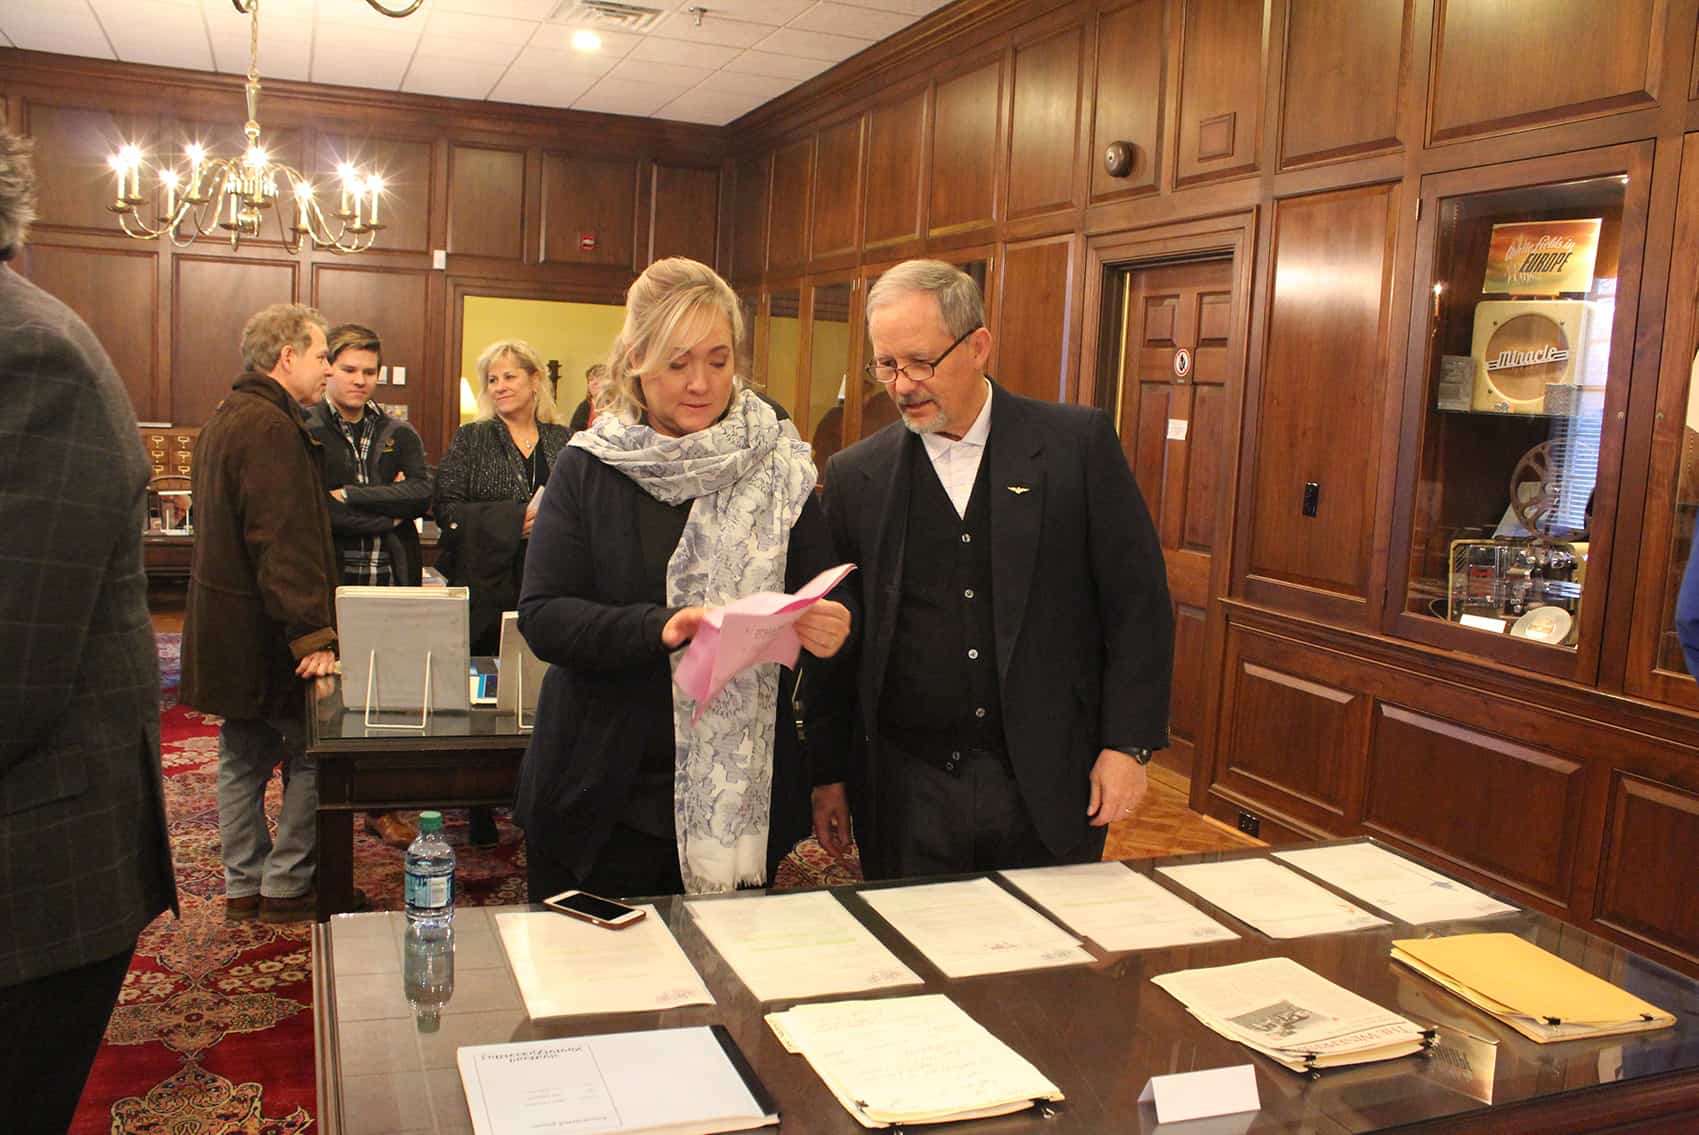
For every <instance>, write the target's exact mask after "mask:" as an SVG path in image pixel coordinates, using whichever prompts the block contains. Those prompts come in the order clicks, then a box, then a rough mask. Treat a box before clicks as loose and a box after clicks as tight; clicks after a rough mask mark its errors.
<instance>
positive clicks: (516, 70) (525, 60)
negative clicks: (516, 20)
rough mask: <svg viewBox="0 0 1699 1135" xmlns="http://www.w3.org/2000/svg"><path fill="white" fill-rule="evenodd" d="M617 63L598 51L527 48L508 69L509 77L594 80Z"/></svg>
mask: <svg viewBox="0 0 1699 1135" xmlns="http://www.w3.org/2000/svg"><path fill="white" fill-rule="evenodd" d="M618 62H619V57H618V56H617V55H607V54H605V53H603V52H600V51H551V50H549V49H547V48H542V47H527V48H526V49H525V50H524V51H521V52H520V53H519V58H518V59H515V60H514V61H513V66H512V67H510V68H508V74H510V75H524V74H532V73H541V74H545V75H550V74H561V75H582V76H584V77H586V78H591V79H593V78H595V77H596V76H598V75H606V74H607V73H608V72H609V71H611V70H613V66H614V64H616V63H618Z"/></svg>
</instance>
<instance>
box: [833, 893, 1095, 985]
mask: <svg viewBox="0 0 1699 1135" xmlns="http://www.w3.org/2000/svg"><path fill="white" fill-rule="evenodd" d="M861 898H862V901H864V902H865V903H867V905H868V906H870V907H872V908H873V909H874V910H876V911H878V912H879V917H881V918H883V919H884V920H885V921H886V922H889V923H890V924H891V925H892V926H894V927H896V928H897V930H898V932H899V933H901V934H902V936H903V937H904V938H907V939H908V940H909V941H910V942H913V943H914V945H915V948H916V949H918V950H919V951H920V952H921V953H923V954H925V955H926V960H927V961H929V962H931V963H932V964H933V965H935V966H937V967H938V968H939V969H940V970H942V971H944V975H945V976H946V977H975V976H977V975H979V974H985V973H1012V972H1014V971H1016V970H1023V969H1046V968H1049V967H1051V966H1072V965H1082V964H1084V963H1086V962H1089V961H1091V960H1092V957H1091V955H1090V954H1089V953H1087V952H1086V950H1085V947H1083V946H1081V945H1080V944H1079V943H1078V942H1077V941H1075V940H1074V937H1073V935H1071V934H1069V933H1068V932H1067V931H1065V930H1063V929H1062V928H1061V927H1059V926H1057V925H1056V924H1055V923H1054V922H1051V921H1050V920H1049V919H1048V918H1045V917H1044V916H1043V915H1042V914H1040V913H1038V912H1037V911H1036V910H1034V909H1032V907H1030V906H1028V905H1026V904H1025V903H1023V902H1022V901H1021V900H1020V899H1018V898H1016V897H1015V896H1014V895H1011V894H1010V893H1009V892H1008V891H1005V890H1004V889H1003V888H1002V887H999V886H998V885H997V884H996V883H994V882H992V881H991V880H990V879H971V880H969V881H967V882H962V883H924V884H922V885H920V886H918V887H892V888H890V889H888V890H877V891H862V892H861Z"/></svg>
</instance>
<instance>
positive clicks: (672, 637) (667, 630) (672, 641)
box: [661, 607, 708, 650]
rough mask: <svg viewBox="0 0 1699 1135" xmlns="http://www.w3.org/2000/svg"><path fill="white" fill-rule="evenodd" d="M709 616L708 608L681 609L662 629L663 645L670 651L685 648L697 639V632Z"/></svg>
mask: <svg viewBox="0 0 1699 1135" xmlns="http://www.w3.org/2000/svg"><path fill="white" fill-rule="evenodd" d="M707 615H708V608H706V607H681V608H679V610H678V611H677V612H676V613H674V615H673V617H672V618H670V619H668V620H667V625H666V626H664V627H662V628H661V643H662V645H663V646H665V647H666V648H667V649H668V650H673V649H675V648H677V647H680V646H683V645H684V644H685V643H687V642H689V641H690V640H691V639H693V638H695V637H696V630H697V628H698V627H700V626H701V625H702V620H703V619H704V618H706V617H707Z"/></svg>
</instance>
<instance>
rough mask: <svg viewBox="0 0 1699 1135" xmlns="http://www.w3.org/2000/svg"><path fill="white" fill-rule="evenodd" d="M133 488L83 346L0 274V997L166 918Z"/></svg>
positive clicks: (115, 946)
mask: <svg viewBox="0 0 1699 1135" xmlns="http://www.w3.org/2000/svg"><path fill="white" fill-rule="evenodd" d="M148 472H149V464H148V460H147V454H146V452H145V451H144V450H143V449H142V439H141V435H140V434H139V433H138V432H137V430H136V416H135V413H134V412H133V411H132V410H131V409H130V399H129V396H128V395H127V394H125V392H124V384H123V383H122V382H121V381H120V380H119V378H118V375H117V373H116V372H114V371H113V369H112V363H111V362H110V361H109V360H108V359H107V357H106V352H105V351H103V350H101V348H100V344H99V343H98V342H96V341H95V337H94V335H93V334H92V333H91V332H90V331H89V329H88V327H87V326H85V325H84V324H83V321H82V320H81V319H78V318H77V317H76V315H74V314H73V313H72V312H71V310H70V309H69V308H67V307H66V306H65V305H64V304H62V303H60V302H59V301H58V300H56V299H54V298H53V297H52V296H50V295H48V294H47V293H46V292H43V291H42V290H41V289H39V288H37V287H36V286H35V285H34V284H31V283H30V282H29V281H27V280H25V279H23V278H22V277H21V276H19V275H17V274H16V273H14V272H12V271H10V270H9V269H8V268H7V267H6V266H5V264H3V263H0V531H4V532H5V534H6V535H5V552H4V554H0V626H3V627H4V628H5V630H4V632H0V634H3V636H4V639H5V649H4V650H0V987H5V986H10V985H16V984H18V983H20V982H24V981H30V980H33V979H35V978H40V977H45V976H47V975H48V974H54V973H60V972H62V971H64V970H70V969H75V968H77V967H78V966H84V965H88V964H89V963H91V962H97V961H100V960H102V959H104V958H110V957H112V956H113V955H114V954H117V953H120V952H121V951H123V950H127V949H129V948H130V947H131V946H133V945H134V944H135V941H136V936H137V935H138V934H140V933H141V931H142V928H143V927H145V926H146V925H147V924H148V923H149V922H151V921H152V920H153V918H154V916H155V915H157V914H159V913H160V912H161V911H163V910H166V909H168V908H169V909H173V910H175V909H176V905H177V887H176V883H175V882H174V880H173V878H172V874H171V848H170V845H169V843H168V842H167V837H166V827H165V804H164V789H163V786H162V784H161V780H160V767H159V670H158V664H157V661H156V648H155V645H154V638H153V626H152V624H151V623H150V622H149V621H148V611H147V576H146V575H144V574H143V572H142V520H143V517H144V515H145V513H146V508H145V504H144V501H145V493H146V486H147V480H148ZM11 1027H13V1028H26V1029H27V1028H28V1027H29V1022H27V1021H18V1022H11Z"/></svg>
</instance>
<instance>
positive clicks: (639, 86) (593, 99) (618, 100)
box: [572, 79, 684, 116]
mask: <svg viewBox="0 0 1699 1135" xmlns="http://www.w3.org/2000/svg"><path fill="white" fill-rule="evenodd" d="M683 93H684V91H683V90H682V89H680V88H678V87H661V86H657V85H655V84H654V83H632V82H627V81H625V80H622V79H602V80H601V81H599V82H598V83H597V84H596V85H595V86H594V87H591V88H590V92H589V94H586V95H585V96H584V97H583V98H581V99H579V100H578V101H577V102H575V103H573V104H572V106H573V109H574V110H595V111H600V112H602V113H603V114H636V115H644V116H647V115H651V114H654V113H655V112H656V111H657V110H659V109H661V107H663V106H665V105H666V104H667V103H669V102H672V101H673V100H674V99H676V98H677V97H678V96H679V95H681V94H683Z"/></svg>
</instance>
